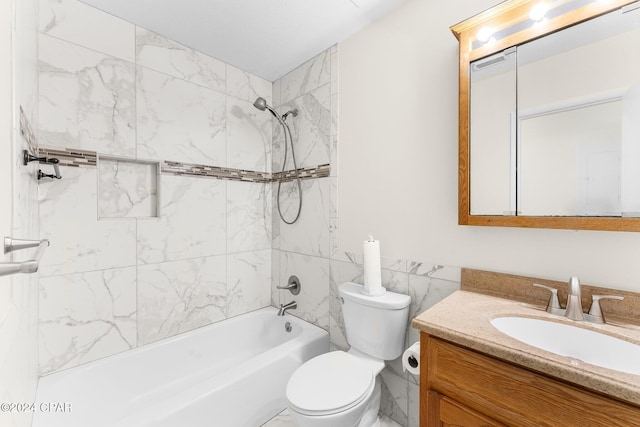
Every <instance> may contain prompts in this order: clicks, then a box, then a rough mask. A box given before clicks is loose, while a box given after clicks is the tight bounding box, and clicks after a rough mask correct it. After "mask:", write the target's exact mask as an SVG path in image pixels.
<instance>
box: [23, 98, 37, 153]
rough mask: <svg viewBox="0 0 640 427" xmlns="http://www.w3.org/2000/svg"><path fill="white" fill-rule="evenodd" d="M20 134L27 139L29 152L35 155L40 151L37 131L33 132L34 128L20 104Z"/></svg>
mask: <svg viewBox="0 0 640 427" xmlns="http://www.w3.org/2000/svg"><path fill="white" fill-rule="evenodd" d="M20 134H21V135H22V137H23V138H24V139H25V141H27V146H28V147H29V152H30V153H31V154H34V155H35V154H36V153H37V152H38V141H37V140H36V136H35V133H34V132H33V128H32V127H31V124H30V123H29V120H28V119H27V116H25V114H24V110H23V109H22V106H20Z"/></svg>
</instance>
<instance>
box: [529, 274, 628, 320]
mask: <svg viewBox="0 0 640 427" xmlns="http://www.w3.org/2000/svg"><path fill="white" fill-rule="evenodd" d="M533 286H535V287H538V288H544V289H546V290H548V291H549V292H551V298H550V299H549V303H548V304H547V312H548V313H551V314H554V315H556V316H564V317H566V318H567V319H571V320H575V321H583V320H587V321H589V322H593V323H601V324H602V323H606V321H605V319H604V314H602V309H601V308H600V300H602V299H615V300H619V301H622V300H624V297H621V296H618V295H592V296H591V298H592V303H591V308H590V309H589V313H588V314H585V313H584V311H583V310H582V292H581V289H580V281H579V280H578V278H577V277H572V278H570V279H569V287H568V289H567V294H568V295H567V308H566V309H564V310H563V309H562V308H561V307H560V303H559V302H558V290H557V289H555V288H552V287H550V286H545V285H540V284H538V283H534V284H533Z"/></svg>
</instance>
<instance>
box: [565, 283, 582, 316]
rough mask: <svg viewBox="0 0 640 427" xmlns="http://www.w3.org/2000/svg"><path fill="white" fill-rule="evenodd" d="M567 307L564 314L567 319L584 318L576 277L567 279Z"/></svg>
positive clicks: (580, 293)
mask: <svg viewBox="0 0 640 427" xmlns="http://www.w3.org/2000/svg"><path fill="white" fill-rule="evenodd" d="M567 292H568V294H569V295H568V296H567V309H566V311H565V313H564V316H565V317H566V318H567V319H571V320H577V321H581V320H584V312H583V311H582V292H580V281H579V280H578V278H577V277H572V278H571V279H569V288H568V289H567Z"/></svg>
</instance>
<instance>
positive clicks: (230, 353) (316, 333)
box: [33, 307, 329, 427]
mask: <svg viewBox="0 0 640 427" xmlns="http://www.w3.org/2000/svg"><path fill="white" fill-rule="evenodd" d="M276 313H277V310H276V309H275V308H273V307H267V308H263V309H261V310H257V311H254V312H251V313H247V314H244V315H241V316H237V317H233V318H230V319H227V320H224V321H222V322H219V323H215V324H213V325H209V326H205V327H202V328H199V329H196V330H193V331H191V332H187V333H184V334H181V335H178V336H175V337H172V338H169V339H165V340H162V341H159V342H156V343H153V344H149V345H145V346H143V347H139V348H137V349H135V350H132V351H128V352H126V353H121V354H118V355H114V356H110V357H107V358H104V359H101V360H98V361H95V362H92V363H88V364H86V365H82V366H78V367H75V368H71V369H67V370H64V371H61V372H57V373H54V374H51V375H48V376H45V377H43V378H41V379H40V382H39V384H38V391H37V396H36V402H37V403H36V406H38V405H39V406H42V405H44V406H43V408H42V409H41V410H38V411H37V412H36V413H35V415H34V421H33V427H88V426H91V427H183V426H184V427H200V426H202V427H205V426H206V427H235V426H238V427H257V426H260V425H262V424H263V423H265V422H266V421H268V420H269V419H270V418H272V417H273V416H275V415H276V414H278V413H279V412H280V411H282V410H284V409H285V408H286V406H287V403H286V398H285V388H286V385H287V381H288V379H289V376H290V375H291V374H292V373H293V371H294V370H295V369H296V368H297V367H298V366H300V365H301V364H302V363H304V362H305V361H307V360H309V359H310V358H312V357H314V356H317V355H319V354H322V353H325V352H327V351H329V336H328V334H327V332H326V331H324V330H322V329H320V328H317V327H315V326H313V325H311V324H309V323H306V322H304V321H302V320H300V319H298V318H296V317H293V316H291V315H289V314H287V315H285V316H284V317H278V316H277V315H276ZM286 323H290V326H291V332H287V331H286V330H285V326H286ZM69 404H70V405H69ZM69 409H70V411H69Z"/></svg>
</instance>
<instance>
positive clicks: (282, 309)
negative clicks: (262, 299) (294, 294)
mask: <svg viewBox="0 0 640 427" xmlns="http://www.w3.org/2000/svg"><path fill="white" fill-rule="evenodd" d="M295 308H298V304H297V303H296V302H295V301H291V302H290V303H288V304H280V309H279V310H278V316H284V313H286V311H287V310H293V309H295Z"/></svg>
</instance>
